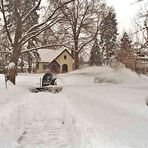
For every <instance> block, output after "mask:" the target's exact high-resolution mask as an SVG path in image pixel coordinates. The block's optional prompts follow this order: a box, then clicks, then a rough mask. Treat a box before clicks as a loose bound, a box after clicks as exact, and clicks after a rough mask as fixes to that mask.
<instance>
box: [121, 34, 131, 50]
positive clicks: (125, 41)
mask: <svg viewBox="0 0 148 148" xmlns="http://www.w3.org/2000/svg"><path fill="white" fill-rule="evenodd" d="M131 43H132V41H131V40H130V39H129V36H128V34H127V33H126V32H124V34H123V37H122V38H121V44H120V49H121V50H126V51H128V52H131V51H132V44H131Z"/></svg>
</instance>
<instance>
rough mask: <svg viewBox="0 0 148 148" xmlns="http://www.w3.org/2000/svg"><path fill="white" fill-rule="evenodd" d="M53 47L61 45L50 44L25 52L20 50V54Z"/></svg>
mask: <svg viewBox="0 0 148 148" xmlns="http://www.w3.org/2000/svg"><path fill="white" fill-rule="evenodd" d="M55 46H61V44H50V45H46V46H41V47H36V48H31V49H26V50H22V51H21V53H25V52H31V51H34V50H39V49H44V48H51V47H55Z"/></svg>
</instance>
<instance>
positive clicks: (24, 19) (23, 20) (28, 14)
mask: <svg viewBox="0 0 148 148" xmlns="http://www.w3.org/2000/svg"><path fill="white" fill-rule="evenodd" d="M40 4H41V0H39V1H38V3H37V5H36V6H34V7H33V8H32V9H31V10H30V11H29V12H28V13H27V15H26V16H25V17H24V18H23V19H22V23H24V22H25V21H26V19H27V18H28V17H29V16H30V15H31V13H33V12H34V11H36V10H37V9H38V8H39V6H40Z"/></svg>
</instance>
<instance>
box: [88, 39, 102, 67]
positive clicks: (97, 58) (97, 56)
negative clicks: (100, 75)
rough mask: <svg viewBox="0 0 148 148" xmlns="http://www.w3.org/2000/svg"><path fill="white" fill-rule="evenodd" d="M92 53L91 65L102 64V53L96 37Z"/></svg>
mask: <svg viewBox="0 0 148 148" xmlns="http://www.w3.org/2000/svg"><path fill="white" fill-rule="evenodd" d="M90 55H91V56H90V59H89V65H97V66H99V65H102V60H101V53H100V48H99V45H98V41H97V39H95V42H94V44H93V46H92V50H91V52H90Z"/></svg>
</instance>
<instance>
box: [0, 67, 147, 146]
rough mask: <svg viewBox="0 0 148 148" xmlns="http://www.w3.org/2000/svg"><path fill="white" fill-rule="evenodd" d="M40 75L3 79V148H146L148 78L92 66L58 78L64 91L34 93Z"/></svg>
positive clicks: (0, 96) (0, 132)
mask: <svg viewBox="0 0 148 148" xmlns="http://www.w3.org/2000/svg"><path fill="white" fill-rule="evenodd" d="M41 77H42V75H40V74H19V75H18V76H17V85H16V86H13V85H12V84H11V83H8V89H7V90H6V88H5V83H4V75H0V148H148V140H147V137H148V106H146V99H147V98H148V77H146V76H142V75H141V76H138V75H136V74H135V73H133V72H131V71H129V70H127V69H119V70H113V69H111V68H108V67H88V68H85V69H82V70H78V71H74V72H71V73H68V74H61V75H58V76H57V77H58V79H57V83H58V85H60V86H63V90H62V92H60V93H59V94H52V93H49V92H42V93H31V92H30V91H29V89H30V88H32V87H33V86H37V85H39V84H37V83H39V81H40V78H41Z"/></svg>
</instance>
